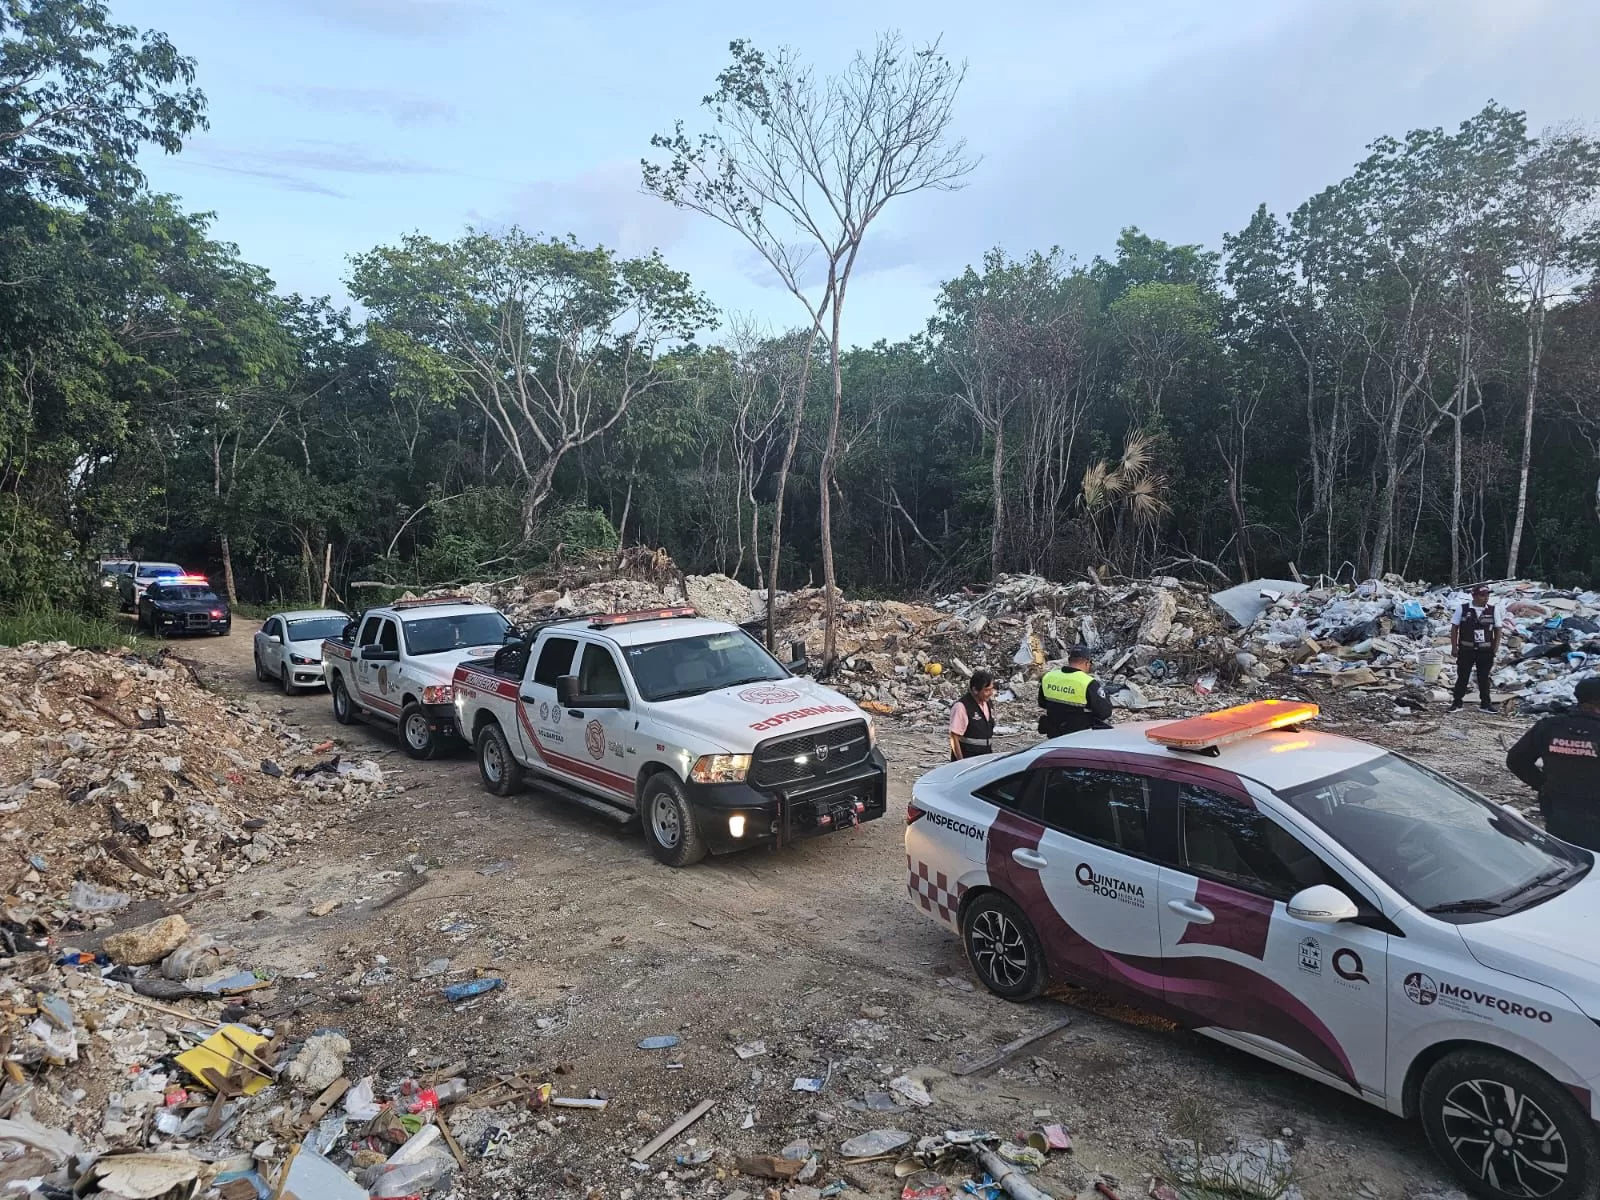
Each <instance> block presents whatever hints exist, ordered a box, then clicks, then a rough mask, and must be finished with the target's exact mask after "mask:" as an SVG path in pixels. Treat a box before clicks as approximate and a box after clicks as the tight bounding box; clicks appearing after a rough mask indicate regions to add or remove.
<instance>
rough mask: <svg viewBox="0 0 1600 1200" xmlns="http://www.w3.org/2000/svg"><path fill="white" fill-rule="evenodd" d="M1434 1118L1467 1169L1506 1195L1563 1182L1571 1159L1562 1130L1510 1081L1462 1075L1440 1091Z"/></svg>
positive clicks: (1546, 1191) (1534, 1193)
mask: <svg viewBox="0 0 1600 1200" xmlns="http://www.w3.org/2000/svg"><path fill="white" fill-rule="evenodd" d="M1439 1119H1440V1124H1441V1125H1442V1126H1443V1128H1444V1134H1445V1138H1446V1140H1448V1141H1449V1143H1450V1149H1451V1150H1453V1151H1454V1152H1455V1155H1456V1157H1457V1158H1459V1159H1460V1160H1461V1162H1462V1164H1463V1165H1464V1166H1465V1167H1466V1168H1467V1170H1469V1171H1471V1172H1472V1173H1473V1174H1474V1175H1476V1176H1477V1177H1478V1178H1479V1179H1482V1180H1483V1181H1484V1182H1485V1183H1487V1184H1489V1185H1490V1186H1491V1187H1494V1188H1496V1189H1498V1190H1499V1191H1501V1192H1502V1193H1504V1194H1505V1195H1507V1196H1518V1197H1527V1198H1528V1200H1537V1198H1538V1197H1541V1196H1548V1195H1550V1194H1551V1193H1552V1192H1554V1191H1556V1190H1557V1189H1558V1188H1560V1187H1561V1186H1562V1185H1563V1184H1565V1183H1566V1182H1567V1177H1568V1173H1569V1171H1570V1170H1571V1159H1570V1156H1569V1155H1568V1153H1567V1143H1566V1140H1565V1139H1564V1138H1563V1137H1562V1136H1561V1130H1560V1129H1559V1128H1557V1127H1556V1123H1555V1122H1554V1121H1552V1120H1551V1119H1550V1115H1549V1114H1548V1113H1546V1112H1545V1111H1544V1109H1542V1108H1540V1107H1539V1105H1538V1104H1536V1103H1535V1102H1534V1101H1533V1099H1532V1098H1531V1097H1529V1096H1528V1095H1527V1094H1525V1093H1523V1092H1519V1091H1518V1090H1517V1089H1516V1088H1514V1087H1512V1086H1511V1085H1510V1084H1507V1083H1502V1082H1500V1081H1498V1080H1493V1079H1467V1080H1463V1081H1462V1082H1461V1083H1458V1084H1456V1085H1455V1087H1453V1088H1451V1089H1450V1090H1449V1092H1447V1093H1446V1094H1445V1098H1444V1103H1443V1105H1442V1106H1441V1109H1440V1113H1439Z"/></svg>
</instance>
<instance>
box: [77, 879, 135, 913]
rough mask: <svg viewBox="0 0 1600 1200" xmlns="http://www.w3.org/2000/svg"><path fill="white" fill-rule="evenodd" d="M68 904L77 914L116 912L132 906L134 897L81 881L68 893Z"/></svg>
mask: <svg viewBox="0 0 1600 1200" xmlns="http://www.w3.org/2000/svg"><path fill="white" fill-rule="evenodd" d="M67 903H68V904H69V905H71V906H72V908H73V909H74V910H75V911H77V912H88V913H104V912H116V911H117V909H119V908H127V907H128V905H130V904H132V903H133V897H132V896H130V895H128V894H127V893H126V892H113V891H110V890H108V889H106V888H97V887H95V886H94V884H92V883H85V882H84V881H83V880H81V879H79V880H77V881H75V882H74V883H73V885H72V891H70V892H69V893H67Z"/></svg>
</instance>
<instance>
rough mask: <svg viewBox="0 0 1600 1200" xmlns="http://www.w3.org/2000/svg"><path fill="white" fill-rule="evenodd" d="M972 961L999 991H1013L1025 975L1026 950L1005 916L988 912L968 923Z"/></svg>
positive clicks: (996, 912)
mask: <svg viewBox="0 0 1600 1200" xmlns="http://www.w3.org/2000/svg"><path fill="white" fill-rule="evenodd" d="M970 941H971V943H972V959H973V962H974V963H975V964H976V965H977V968H978V970H979V971H981V972H982V973H983V974H984V975H986V976H987V977H988V978H989V979H992V980H993V981H994V982H995V983H997V984H999V985H1000V986H1001V987H1002V988H1014V987H1016V986H1017V985H1018V984H1019V983H1021V982H1022V980H1023V979H1024V978H1025V977H1026V975H1027V973H1028V947H1027V944H1026V943H1025V942H1024V941H1023V940H1022V930H1020V929H1018V928H1017V926H1016V924H1015V922H1013V921H1012V920H1011V919H1010V918H1009V917H1007V916H1006V915H1005V913H1002V912H998V911H996V910H995V909H992V908H989V909H985V910H984V911H982V912H980V913H979V914H978V915H977V917H976V918H974V920H973V922H972V932H971V935H970Z"/></svg>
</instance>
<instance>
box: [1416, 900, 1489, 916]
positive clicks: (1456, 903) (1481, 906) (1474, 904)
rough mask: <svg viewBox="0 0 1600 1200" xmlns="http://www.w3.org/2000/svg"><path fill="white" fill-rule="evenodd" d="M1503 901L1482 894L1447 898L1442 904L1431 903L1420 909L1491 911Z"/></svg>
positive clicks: (1433, 911) (1462, 911)
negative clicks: (1472, 896) (1462, 898)
mask: <svg viewBox="0 0 1600 1200" xmlns="http://www.w3.org/2000/svg"><path fill="white" fill-rule="evenodd" d="M1502 903H1503V901H1500V900H1490V899H1487V898H1486V897H1483V896H1476V897H1474V898H1472V899H1470V900H1447V901H1445V902H1444V903H1443V904H1432V905H1429V906H1428V907H1427V908H1425V909H1423V910H1422V911H1423V912H1425V913H1474V912H1492V911H1493V910H1495V909H1497V908H1499V907H1500V906H1501V904H1502Z"/></svg>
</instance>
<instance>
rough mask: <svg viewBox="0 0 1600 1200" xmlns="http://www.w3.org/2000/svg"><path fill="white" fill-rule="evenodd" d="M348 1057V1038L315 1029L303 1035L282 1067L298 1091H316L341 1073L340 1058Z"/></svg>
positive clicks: (342, 1060) (341, 1064)
mask: <svg viewBox="0 0 1600 1200" xmlns="http://www.w3.org/2000/svg"><path fill="white" fill-rule="evenodd" d="M349 1057H350V1042H349V1041H348V1040H347V1039H346V1038H345V1037H344V1036H343V1035H342V1034H337V1033H319V1034H317V1035H316V1036H315V1037H310V1038H307V1039H306V1044H305V1045H304V1046H302V1047H301V1048H300V1053H299V1054H297V1055H295V1057H294V1061H293V1062H291V1063H290V1064H289V1066H288V1069H287V1070H285V1071H284V1075H285V1076H287V1077H288V1078H289V1079H290V1080H291V1081H292V1082H293V1083H295V1084H296V1085H297V1086H298V1087H299V1088H300V1090H301V1091H305V1092H320V1091H322V1090H323V1089H324V1088H326V1087H328V1086H329V1085H330V1084H332V1083H333V1081H334V1080H336V1079H338V1078H340V1077H341V1076H342V1075H343V1074H344V1060H345V1059H347V1058H349Z"/></svg>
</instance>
